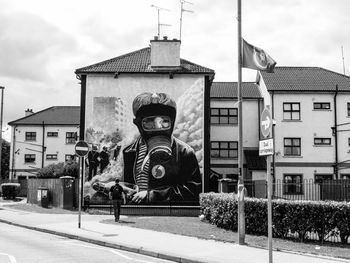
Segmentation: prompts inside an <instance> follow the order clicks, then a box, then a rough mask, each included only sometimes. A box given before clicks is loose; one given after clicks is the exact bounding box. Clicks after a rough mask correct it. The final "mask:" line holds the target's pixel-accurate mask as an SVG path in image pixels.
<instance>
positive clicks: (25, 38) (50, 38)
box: [0, 12, 77, 81]
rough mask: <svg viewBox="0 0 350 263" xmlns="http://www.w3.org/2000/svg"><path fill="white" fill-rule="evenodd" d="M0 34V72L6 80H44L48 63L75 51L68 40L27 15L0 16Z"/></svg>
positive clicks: (1, 14) (48, 24)
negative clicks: (7, 78) (8, 78)
mask: <svg viewBox="0 0 350 263" xmlns="http://www.w3.org/2000/svg"><path fill="white" fill-rule="evenodd" d="M0 32H1V34H0V43H1V49H0V57H1V58H2V59H1V60H0V71H1V73H2V75H5V76H7V77H10V78H15V79H21V80H23V79H27V80H32V81H42V80H47V78H48V72H49V70H50V69H49V68H48V67H49V65H50V62H51V61H52V60H54V59H55V57H56V56H57V57H60V56H62V53H64V55H67V54H72V53H74V52H76V48H77V45H76V42H75V40H74V39H73V38H72V37H70V36H69V35H66V34H65V33H64V32H62V31H61V30H59V29H58V28H57V27H55V26H53V25H52V24H50V23H48V22H47V21H45V20H44V19H42V18H40V17H38V16H35V15H32V14H29V13H23V12H16V13H5V12H3V13H0Z"/></svg>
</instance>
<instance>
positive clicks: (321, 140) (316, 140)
mask: <svg viewBox="0 0 350 263" xmlns="http://www.w3.org/2000/svg"><path fill="white" fill-rule="evenodd" d="M314 145H331V138H314Z"/></svg>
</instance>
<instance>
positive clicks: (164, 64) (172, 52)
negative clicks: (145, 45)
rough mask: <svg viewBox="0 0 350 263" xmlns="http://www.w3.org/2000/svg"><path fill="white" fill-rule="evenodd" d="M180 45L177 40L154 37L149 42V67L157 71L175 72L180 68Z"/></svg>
mask: <svg viewBox="0 0 350 263" xmlns="http://www.w3.org/2000/svg"><path fill="white" fill-rule="evenodd" d="M180 45H181V41H180V40H177V39H173V40H169V39H168V37H166V36H164V37H163V39H158V37H155V38H154V40H151V67H152V68H153V69H158V70H175V69H178V68H179V67H180Z"/></svg>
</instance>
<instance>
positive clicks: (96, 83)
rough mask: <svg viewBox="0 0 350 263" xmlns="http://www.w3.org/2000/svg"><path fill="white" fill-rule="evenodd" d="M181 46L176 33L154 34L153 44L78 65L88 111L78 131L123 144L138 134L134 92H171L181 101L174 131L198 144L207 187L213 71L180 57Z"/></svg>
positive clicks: (93, 140)
mask: <svg viewBox="0 0 350 263" xmlns="http://www.w3.org/2000/svg"><path fill="white" fill-rule="evenodd" d="M180 46H181V41H179V40H177V39H168V38H167V37H164V38H162V39H159V38H157V37H155V38H154V39H153V40H151V41H150V46H149V47H146V48H142V49H139V50H136V51H133V52H130V53H127V54H124V55H120V56H118V57H115V58H112V59H108V60H105V61H102V62H99V63H95V64H92V65H90V66H86V67H82V68H79V69H77V70H76V71H75V73H76V75H77V77H78V78H79V79H80V80H81V106H82V107H81V111H82V116H85V118H84V120H83V123H81V126H80V134H81V136H84V137H81V138H84V139H85V140H86V141H87V142H88V143H90V144H93V145H98V146H99V147H101V146H102V147H103V146H106V147H107V148H108V149H109V150H112V149H115V148H116V145H121V146H122V147H123V148H124V147H126V146H127V145H128V144H130V143H131V142H132V141H133V140H134V139H135V138H136V136H137V134H136V133H137V128H136V126H135V125H134V123H133V119H134V115H133V113H132V111H131V109H132V103H133V100H134V98H135V97H136V96H137V95H139V94H141V93H142V92H150V93H153V94H155V96H156V93H167V94H169V95H170V96H171V97H172V98H173V99H174V100H176V103H177V117H176V119H177V126H176V127H174V132H173V134H174V136H175V137H177V138H179V139H180V140H181V141H183V142H185V143H187V144H188V145H190V146H191V147H192V148H193V149H194V151H195V154H196V157H197V160H198V163H199V166H200V169H201V171H202V173H207V174H205V175H204V184H203V185H204V188H206V189H208V186H209V183H208V179H209V176H208V172H209V159H210V154H209V146H210V145H209V118H208V116H209V96H210V94H209V92H210V85H211V82H212V81H213V79H214V75H215V72H214V70H212V69H209V68H207V67H204V66H201V65H198V64H195V63H193V62H190V61H188V60H185V59H183V58H181V57H180ZM155 98H156V99H157V96H156V97H155ZM106 102H107V103H106ZM107 105H108V106H107ZM121 107H122V109H121ZM129 109H130V110H129ZM118 161H119V159H118V158H116V162H118ZM120 166H121V164H116V165H115V167H112V169H115V170H113V171H114V175H115V176H116V175H120V176H122V173H121V171H120V169H119V167H120ZM204 166H207V167H204ZM204 188H203V190H205V189H204Z"/></svg>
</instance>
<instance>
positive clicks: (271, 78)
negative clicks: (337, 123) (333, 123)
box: [261, 67, 350, 92]
mask: <svg viewBox="0 0 350 263" xmlns="http://www.w3.org/2000/svg"><path fill="white" fill-rule="evenodd" d="M261 75H262V77H263V79H264V82H265V84H266V87H267V89H268V90H269V91H321V92H327V91H328V92H329V91H335V89H336V85H338V89H339V91H349V92H350V77H348V76H346V75H342V74H339V73H336V72H333V71H330V70H327V69H324V68H319V67H275V70H274V73H266V72H261Z"/></svg>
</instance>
